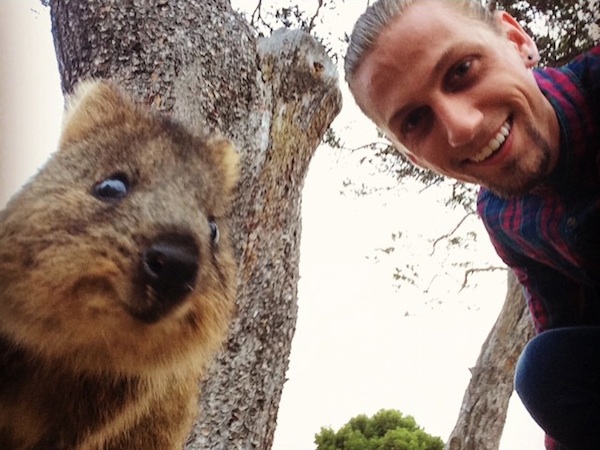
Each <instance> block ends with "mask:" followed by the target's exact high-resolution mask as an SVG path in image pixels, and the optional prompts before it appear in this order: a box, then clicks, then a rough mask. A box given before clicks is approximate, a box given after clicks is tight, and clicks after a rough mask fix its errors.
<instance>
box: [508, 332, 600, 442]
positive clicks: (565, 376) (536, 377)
mask: <svg viewBox="0 0 600 450" xmlns="http://www.w3.org/2000/svg"><path fill="white" fill-rule="evenodd" d="M515 388H516V390H517V392H518V394H519V396H520V397H521V400H522V401H523V404H524V405H525V407H526V408H527V410H528V411H529V413H530V414H531V415H532V417H533V418H534V419H535V421H536V422H537V423H538V424H539V425H540V427H542V429H543V430H544V431H545V432H546V433H547V434H548V435H550V436H552V437H553V438H554V439H555V440H557V441H558V442H560V443H561V444H562V445H563V446H564V447H565V448H566V449H569V450H599V449H600V327H570V328H557V329H554V330H549V331H546V332H544V333H541V334H539V335H538V336H536V337H535V338H533V339H532V340H531V341H530V342H529V343H528V344H527V346H526V347H525V350H523V353H522V354H521V357H520V358H519V361H518V363H517V369H516V374H515Z"/></svg>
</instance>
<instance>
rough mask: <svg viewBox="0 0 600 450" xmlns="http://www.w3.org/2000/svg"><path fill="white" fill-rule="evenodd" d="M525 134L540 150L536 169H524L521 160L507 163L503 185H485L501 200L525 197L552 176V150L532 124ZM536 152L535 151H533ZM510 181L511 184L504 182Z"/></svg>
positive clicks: (497, 183) (498, 183) (528, 126)
mask: <svg viewBox="0 0 600 450" xmlns="http://www.w3.org/2000/svg"><path fill="white" fill-rule="evenodd" d="M525 132H526V133H527V135H528V136H529V138H530V139H531V141H532V142H534V143H536V146H537V148H538V149H539V157H538V158H537V160H536V161H535V164H536V167H534V168H533V169H530V168H528V167H522V162H521V161H520V160H512V161H509V162H508V163H507V165H506V166H505V167H504V168H503V170H502V172H503V174H505V177H504V178H503V179H502V181H503V182H502V183H500V182H496V183H483V182H482V185H484V186H485V187H486V188H488V189H489V190H490V191H492V192H493V193H494V194H496V195H497V196H499V197H501V198H510V197H518V196H521V195H525V194H527V193H528V192H530V191H531V190H533V189H535V188H536V187H538V186H540V185H542V184H543V183H544V182H545V181H546V180H547V178H548V176H549V175H550V173H549V172H550V171H549V168H550V161H551V159H552V153H553V152H552V149H551V147H550V144H549V143H548V141H546V140H545V139H544V138H543V137H542V135H541V133H540V132H539V131H538V129H537V128H535V127H534V126H533V124H532V123H528V124H526V126H525ZM532 150H535V149H532ZM507 180H510V182H504V181H507Z"/></svg>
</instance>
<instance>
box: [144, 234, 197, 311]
mask: <svg viewBox="0 0 600 450" xmlns="http://www.w3.org/2000/svg"><path fill="white" fill-rule="evenodd" d="M199 257H200V255H199V249H198V244H197V243H196V240H195V239H194V237H193V236H191V235H189V234H185V233H166V234H162V235H159V236H157V237H156V238H155V239H154V240H153V241H152V242H151V243H150V245H149V246H148V247H147V248H146V249H145V250H144V252H143V256H142V276H143V278H144V282H145V284H146V286H148V287H149V288H151V289H150V290H151V291H152V295H150V298H149V299H148V300H149V301H152V302H157V303H159V304H160V305H155V307H156V308H157V309H159V310H163V311H164V310H168V309H170V307H171V306H174V305H176V304H177V303H179V302H180V301H181V300H183V298H184V297H185V296H186V295H187V294H188V293H189V292H191V291H192V290H193V289H194V284H195V282H196V276H197V275H198V266H199Z"/></svg>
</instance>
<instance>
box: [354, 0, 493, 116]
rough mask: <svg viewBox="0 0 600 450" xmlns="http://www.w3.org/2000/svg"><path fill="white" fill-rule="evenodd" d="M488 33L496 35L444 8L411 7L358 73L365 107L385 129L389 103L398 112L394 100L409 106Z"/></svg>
mask: <svg viewBox="0 0 600 450" xmlns="http://www.w3.org/2000/svg"><path fill="white" fill-rule="evenodd" d="M482 32H492V31H491V29H490V28H489V27H488V25H487V24H484V23H483V22H482V21H480V20H476V19H473V18H470V17H467V16H465V15H464V14H462V13H460V12H458V11H457V10H456V9H455V8H453V7H450V6H448V5H446V4H444V3H443V2H438V1H432V0H423V1H421V2H417V3H415V4H414V5H411V6H410V7H409V8H407V9H406V10H405V11H404V12H403V13H402V14H400V15H399V16H398V17H397V18H396V19H395V20H393V21H392V22H390V24H389V25H388V26H387V27H386V28H385V29H384V30H383V31H382V33H381V35H380V36H379V38H378V40H377V42H376V44H375V46H374V48H373V50H372V51H371V52H370V53H369V54H368V55H367V56H366V57H365V59H364V61H363V63H362V64H361V67H359V69H358V71H357V73H356V83H355V84H361V85H362V88H363V93H362V96H363V97H366V98H364V99H362V105H361V106H363V107H365V108H366V109H367V110H369V112H370V115H374V116H375V117H372V119H373V120H375V121H376V122H378V124H379V125H382V124H381V123H380V122H381V121H382V120H385V119H386V116H387V115H388V114H389V111H388V110H387V109H388V108H387V105H388V103H390V102H393V103H395V106H398V104H397V100H398V99H397V98H391V97H390V95H392V96H393V97H398V96H400V97H401V98H402V99H403V100H406V101H409V99H410V97H411V94H412V93H414V92H415V88H416V87H417V86H419V87H420V88H424V87H426V85H427V84H428V83H433V81H434V80H435V79H437V78H439V77H440V76H441V72H442V71H443V70H444V68H446V67H447V66H448V65H449V64H451V63H452V62H453V61H454V59H455V58H457V57H458V56H459V55H460V54H461V52H464V51H466V50H467V49H468V48H472V47H473V46H474V45H477V44H478V42H480V38H481V35H482ZM390 90H393V93H392V92H390ZM367 103H368V104H367Z"/></svg>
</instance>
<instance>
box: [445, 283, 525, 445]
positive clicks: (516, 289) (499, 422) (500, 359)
mask: <svg viewBox="0 0 600 450" xmlns="http://www.w3.org/2000/svg"><path fill="white" fill-rule="evenodd" d="M532 336H533V324H532V321H531V317H530V315H529V310H528V309H527V306H526V305H525V301H524V298H523V293H522V290H521V286H520V285H519V282H518V281H517V278H516V277H515V276H514V274H513V273H512V272H509V275H508V291H507V294H506V299H505V301H504V306H503V307H502V310H501V311H500V315H499V316H498V319H497V320H496V323H495V324H494V326H493V327H492V330H491V331H490V334H489V335H488V337H487V339H486V341H485V342H484V344H483V346H482V349H481V353H480V355H479V358H478V359H477V363H476V364H475V367H473V368H472V369H471V374H472V378H471V381H470V383H469V386H468V387H467V390H466V392H465V396H464V398H463V403H462V407H461V409H460V413H459V417H458V421H457V423H456V425H455V427H454V430H453V431H452V433H451V434H450V438H449V439H448V443H447V444H446V447H445V450H498V448H499V446H500V438H501V437H502V430H503V428H504V422H505V420H506V412H507V409H508V402H509V400H510V396H511V394H512V392H513V378H514V373H515V365H516V362H517V359H518V357H519V355H520V354H521V351H522V350H523V347H524V345H525V343H526V342H527V341H528V340H529V339H531V337H532Z"/></svg>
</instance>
